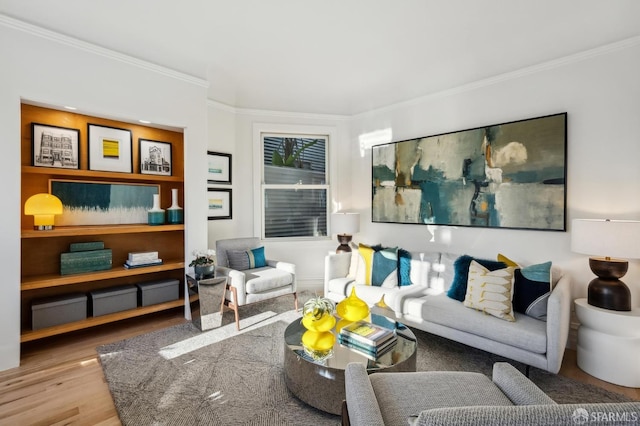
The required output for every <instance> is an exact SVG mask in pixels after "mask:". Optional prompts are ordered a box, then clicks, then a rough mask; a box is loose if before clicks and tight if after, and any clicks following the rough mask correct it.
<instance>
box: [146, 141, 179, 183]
mask: <svg viewBox="0 0 640 426" xmlns="http://www.w3.org/2000/svg"><path fill="white" fill-rule="evenodd" d="M158 151H159V152H158ZM138 154H139V157H138V158H139V160H140V174H143V175H159V176H171V175H172V174H173V164H172V162H171V154H172V145H171V143H170V142H162V141H157V140H153V139H145V138H138ZM158 160H160V161H161V162H160V163H158Z"/></svg>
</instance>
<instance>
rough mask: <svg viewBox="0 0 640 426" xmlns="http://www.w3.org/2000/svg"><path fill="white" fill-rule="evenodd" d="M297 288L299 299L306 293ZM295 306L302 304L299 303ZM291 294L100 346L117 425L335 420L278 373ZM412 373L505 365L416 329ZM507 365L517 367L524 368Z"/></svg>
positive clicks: (558, 387) (599, 394)
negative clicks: (214, 323) (218, 323)
mask: <svg viewBox="0 0 640 426" xmlns="http://www.w3.org/2000/svg"><path fill="white" fill-rule="evenodd" d="M310 296H311V295H310V294H306V293H303V294H302V295H300V297H299V299H300V300H299V302H300V304H301V303H304V301H305V300H306V299H307V298H308V297H310ZM300 306H301V305H300ZM292 308H293V300H292V298H291V297H280V298H278V299H274V300H270V301H265V302H260V303H256V304H253V305H247V306H244V307H241V308H240V318H241V330H240V332H238V331H236V328H235V323H234V319H233V313H231V312H226V313H225V315H224V317H223V325H222V327H221V328H218V329H215V330H210V331H207V332H204V333H203V332H201V331H200V330H199V329H198V327H196V326H195V325H194V324H192V323H185V324H181V325H177V326H174V327H170V328H167V329H164V330H159V331H155V332H152V333H148V334H144V335H141V336H137V337H134V338H131V339H127V340H123V341H120V342H116V343H112V344H108V345H104V346H100V347H98V353H99V356H100V362H101V363H102V367H103V370H104V373H105V376H106V378H107V382H108V384H109V389H110V390H111V394H112V396H113V400H114V402H115V405H116V408H117V410H118V415H119V416H120V420H121V421H122V424H123V425H136V426H137V425H338V424H340V418H339V416H334V415H331V414H327V413H323V412H321V411H319V410H316V409H315V408H312V407H310V406H308V405H306V404H304V403H303V402H301V401H299V400H298V399H296V398H295V397H294V396H293V395H292V394H291V393H290V392H289V391H288V390H287V388H286V386H285V383H284V376H283V371H282V363H283V354H284V343H283V334H284V329H285V328H286V326H287V325H288V324H289V323H290V322H291V321H293V320H294V319H296V318H298V317H299V316H300V314H299V313H297V312H294V311H292V310H291V309H292ZM414 332H415V334H416V336H417V337H418V342H419V345H418V359H417V368H418V370H419V371H430V370H458V371H478V372H481V373H484V374H486V375H488V376H491V369H492V366H493V363H494V362H497V361H505V359H504V358H501V357H498V356H496V355H493V354H489V353H487V352H484V351H481V350H477V349H474V348H470V347H468V346H465V345H461V344H459V343H456V342H453V341H450V340H447V339H443V338H440V337H438V336H434V335H431V334H428V333H424V332H422V331H420V330H414ZM509 362H511V363H512V364H513V365H515V366H516V367H517V368H519V369H520V370H521V371H524V365H522V364H520V363H516V362H512V361H509ZM530 377H531V379H532V380H533V381H534V382H535V383H536V384H537V385H538V386H539V387H540V388H541V389H542V390H544V391H545V392H546V393H547V394H548V395H549V396H550V397H551V398H553V399H554V400H555V401H557V402H559V403H579V402H620V401H628V400H629V399H628V398H627V397H625V396H623V395H620V394H616V393H612V392H608V391H605V390H603V389H601V388H598V387H596V386H592V385H588V384H583V383H580V382H576V381H574V380H572V379H568V378H565V377H562V376H558V375H554V374H550V373H547V372H545V371H542V370H538V369H536V368H532V369H531V374H530Z"/></svg>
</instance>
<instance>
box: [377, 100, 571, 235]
mask: <svg viewBox="0 0 640 426" xmlns="http://www.w3.org/2000/svg"><path fill="white" fill-rule="evenodd" d="M371 158H372V177H373V182H372V204H371V209H372V211H371V218H372V221H373V222H385V223H390V222H391V223H411V224H426V225H450V226H472V227H482V228H509V229H531V230H543V231H565V230H566V200H567V195H566V176H567V113H560V114H554V115H548V116H544V117H537V118H531V119H525V120H519V121H512V122H508V123H502V124H492V125H486V126H482V127H477V128H474V129H468V130H461V131H457V132H451V133H444V134H440V135H435V136H425V137H422V138H418V139H411V140H406V141H401V142H394V143H390V144H384V145H377V146H374V147H373V149H372V157H371Z"/></svg>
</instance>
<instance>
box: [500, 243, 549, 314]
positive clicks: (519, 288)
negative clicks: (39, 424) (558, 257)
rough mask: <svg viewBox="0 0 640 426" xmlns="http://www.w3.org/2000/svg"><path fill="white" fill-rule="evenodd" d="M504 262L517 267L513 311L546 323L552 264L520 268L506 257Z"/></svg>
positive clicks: (501, 256)
mask: <svg viewBox="0 0 640 426" xmlns="http://www.w3.org/2000/svg"><path fill="white" fill-rule="evenodd" d="M498 260H502V261H503V262H505V263H508V264H510V265H515V266H516V267H517V269H516V271H515V281H514V284H513V301H512V303H513V310H514V311H516V312H520V313H521V314H525V315H528V316H530V317H533V318H536V319H539V320H542V321H546V320H547V301H548V299H549V296H550V295H551V282H552V280H551V265H552V263H551V262H544V263H539V264H536V265H530V266H525V267H520V265H518V264H517V263H515V262H514V261H512V260H511V259H509V258H508V257H506V256H504V255H498Z"/></svg>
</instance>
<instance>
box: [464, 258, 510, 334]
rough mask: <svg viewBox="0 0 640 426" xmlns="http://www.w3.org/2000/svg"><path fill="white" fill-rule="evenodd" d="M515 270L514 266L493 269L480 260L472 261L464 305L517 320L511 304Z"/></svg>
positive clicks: (506, 318) (498, 316)
mask: <svg viewBox="0 0 640 426" xmlns="http://www.w3.org/2000/svg"><path fill="white" fill-rule="evenodd" d="M514 271H515V268H514V267H513V266H509V267H508V268H504V269H497V270H494V271H491V270H489V269H487V268H485V267H484V266H482V265H481V264H479V263H478V262H476V261H471V264H470V265H469V280H468V283H467V293H466V296H465V299H464V302H463V303H464V306H467V307H469V308H473V309H477V310H479V311H482V312H484V313H487V314H491V315H493V316H494V317H497V318H501V319H504V320H507V321H512V322H513V321H515V320H516V319H515V317H514V316H513V307H512V305H511V296H512V290H513V274H514Z"/></svg>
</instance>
